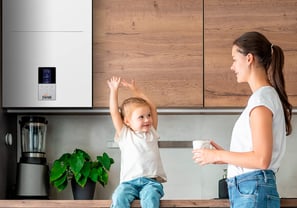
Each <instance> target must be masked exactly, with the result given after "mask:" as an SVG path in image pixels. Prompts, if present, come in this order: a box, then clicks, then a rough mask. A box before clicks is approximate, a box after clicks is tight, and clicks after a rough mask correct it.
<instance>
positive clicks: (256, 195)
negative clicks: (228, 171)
mask: <svg viewBox="0 0 297 208" xmlns="http://www.w3.org/2000/svg"><path fill="white" fill-rule="evenodd" d="M227 182H228V192H229V200H230V205H231V207H232V208H257V207H259V208H279V207H280V198H279V194H278V192H277V187H276V181H275V175H274V172H273V171H272V170H257V171H253V172H250V173H244V174H241V175H239V176H235V177H233V178H230V179H227Z"/></svg>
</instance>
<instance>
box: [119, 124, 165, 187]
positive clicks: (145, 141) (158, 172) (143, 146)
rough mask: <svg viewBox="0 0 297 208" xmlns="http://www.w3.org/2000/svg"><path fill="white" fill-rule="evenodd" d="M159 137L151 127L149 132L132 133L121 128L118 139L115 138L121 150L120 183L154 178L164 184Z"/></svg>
mask: <svg viewBox="0 0 297 208" xmlns="http://www.w3.org/2000/svg"><path fill="white" fill-rule="evenodd" d="M158 140H159V135H158V134H157V132H156V130H155V129H154V128H153V127H152V128H151V129H150V131H149V132H147V133H145V132H134V131H132V130H131V129H130V128H128V127H127V126H125V125H124V126H123V128H122V130H121V133H120V135H119V137H117V138H115V141H117V142H118V144H119V147H120V149H121V178H120V182H124V181H129V180H132V179H135V178H138V177H147V178H155V179H156V180H157V181H159V182H166V180H167V178H166V174H165V171H164V169H163V165H162V161H161V156H160V151H159V146H158Z"/></svg>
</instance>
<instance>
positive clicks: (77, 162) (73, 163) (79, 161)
mask: <svg viewBox="0 0 297 208" xmlns="http://www.w3.org/2000/svg"><path fill="white" fill-rule="evenodd" d="M84 161H85V159H84V157H83V155H82V154H79V153H77V154H75V153H74V154H72V155H71V157H70V164H69V165H70V170H71V171H72V172H73V174H74V175H77V174H78V173H79V172H80V170H81V169H82V167H83V166H84Z"/></svg>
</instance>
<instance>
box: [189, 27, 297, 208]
mask: <svg viewBox="0 0 297 208" xmlns="http://www.w3.org/2000/svg"><path fill="white" fill-rule="evenodd" d="M232 58H233V64H232V66H231V70H232V71H233V72H234V73H235V75H236V77H237V82H239V83H243V82H247V83H248V84H249V87H250V89H251V91H252V95H251V96H250V98H249V101H248V104H247V106H246V107H245V109H244V111H243V112H242V114H241V115H240V117H239V118H238V120H237V122H236V123H235V126H234V128H233V132H232V139H231V145H230V151H226V150H223V148H222V147H220V146H219V145H218V144H216V143H215V142H213V141H212V142H211V144H212V145H213V146H214V149H212V150H211V149H210V150H209V149H198V150H193V160H194V161H195V162H196V163H198V164H200V165H205V164H228V179H227V182H228V192H229V199H230V205H231V207H233V208H238V207H247V208H251V207H261V208H263V207H269V208H273V207H280V199H279V194H278V192H277V187H276V181H275V173H276V172H277V171H278V168H279V167H280V162H281V159H282V157H283V155H284V152H285V147H286V140H285V139H286V136H287V135H290V134H291V132H292V126H291V116H292V106H291V104H290V103H289V101H288V97H287V94H286V91H285V81H284V76H283V65H284V54H283V51H282V49H281V48H280V47H279V46H277V45H273V44H272V43H271V42H269V40H267V38H266V37H265V36H263V35H262V34H261V33H258V32H247V33H244V34H243V35H242V36H240V37H239V38H237V39H236V40H235V41H234V42H233V47H232Z"/></svg>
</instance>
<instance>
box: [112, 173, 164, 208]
mask: <svg viewBox="0 0 297 208" xmlns="http://www.w3.org/2000/svg"><path fill="white" fill-rule="evenodd" d="M163 195H164V192H163V185H162V184H161V183H159V182H158V181H156V180H154V179H151V178H145V177H140V178H136V179H133V180H131V181H127V182H123V183H121V184H120V185H119V186H118V187H117V188H116V190H115V191H114V193H113V195H112V205H111V207H112V208H129V207H130V204H131V203H132V202H133V200H134V199H139V200H140V204H141V207H142V208H157V207H160V199H161V198H162V196H163Z"/></svg>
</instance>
